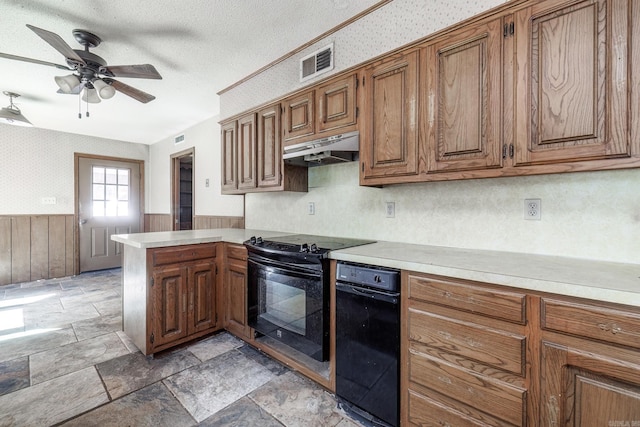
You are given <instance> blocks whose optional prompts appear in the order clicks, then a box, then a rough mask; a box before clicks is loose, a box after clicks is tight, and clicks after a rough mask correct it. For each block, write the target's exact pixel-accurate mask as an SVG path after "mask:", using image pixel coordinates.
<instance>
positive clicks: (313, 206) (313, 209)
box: [307, 202, 316, 215]
mask: <svg viewBox="0 0 640 427" xmlns="http://www.w3.org/2000/svg"><path fill="white" fill-rule="evenodd" d="M307 211H308V213H309V215H315V214H316V204H315V203H313V202H309V206H308V208H307Z"/></svg>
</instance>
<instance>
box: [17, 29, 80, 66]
mask: <svg viewBox="0 0 640 427" xmlns="http://www.w3.org/2000/svg"><path fill="white" fill-rule="evenodd" d="M27 27H28V28H29V29H30V30H31V31H33V32H34V33H36V34H37V35H39V36H40V38H42V40H44V41H46V42H47V43H49V44H50V45H51V46H52V47H53V48H54V49H55V50H57V51H58V52H60V53H61V54H63V55H64V57H65V58H67V59H71V60H73V61H76V62H79V63H80V64H83V65H87V64H86V63H85V62H84V59H82V58H80V56H79V55H78V54H77V53H76V52H75V51H74V50H73V49H72V48H71V46H69V45H68V44H67V42H65V41H64V40H63V39H62V37H60V36H59V35H57V34H56V33H52V32H51V31H47V30H43V29H42V28H38V27H34V26H33V25H29V24H27Z"/></svg>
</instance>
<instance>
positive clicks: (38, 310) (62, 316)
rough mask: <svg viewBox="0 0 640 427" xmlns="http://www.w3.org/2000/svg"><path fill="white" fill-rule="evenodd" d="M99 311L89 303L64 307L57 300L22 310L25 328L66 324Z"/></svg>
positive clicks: (94, 314) (97, 315) (96, 315)
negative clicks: (55, 302) (47, 304)
mask: <svg viewBox="0 0 640 427" xmlns="http://www.w3.org/2000/svg"><path fill="white" fill-rule="evenodd" d="M99 316H100V313H98V311H97V310H96V309H95V307H93V306H92V305H91V304H87V305H84V306H79V307H74V308H72V309H68V310H67V309H65V308H63V307H62V304H60V302H59V301H58V304H52V305H50V306H47V307H43V306H36V305H34V306H29V307H27V308H25V310H24V325H25V329H38V328H51V327H56V326H66V325H69V324H71V323H73V322H77V321H79V320H84V319H92V318H96V317H99Z"/></svg>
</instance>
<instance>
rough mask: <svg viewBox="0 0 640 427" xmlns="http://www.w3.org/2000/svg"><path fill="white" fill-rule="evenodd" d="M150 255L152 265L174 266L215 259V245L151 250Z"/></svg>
mask: <svg viewBox="0 0 640 427" xmlns="http://www.w3.org/2000/svg"><path fill="white" fill-rule="evenodd" d="M151 254H152V255H151V256H152V262H153V265H163V264H174V263H179V262H186V261H193V260H197V259H209V258H215V256H216V244H215V243H214V244H201V245H188V246H175V247H168V248H162V249H153V250H152V252H151Z"/></svg>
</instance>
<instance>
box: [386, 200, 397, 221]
mask: <svg viewBox="0 0 640 427" xmlns="http://www.w3.org/2000/svg"><path fill="white" fill-rule="evenodd" d="M385 214H386V217H387V218H394V217H395V216H396V202H387V205H386V209H385Z"/></svg>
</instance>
